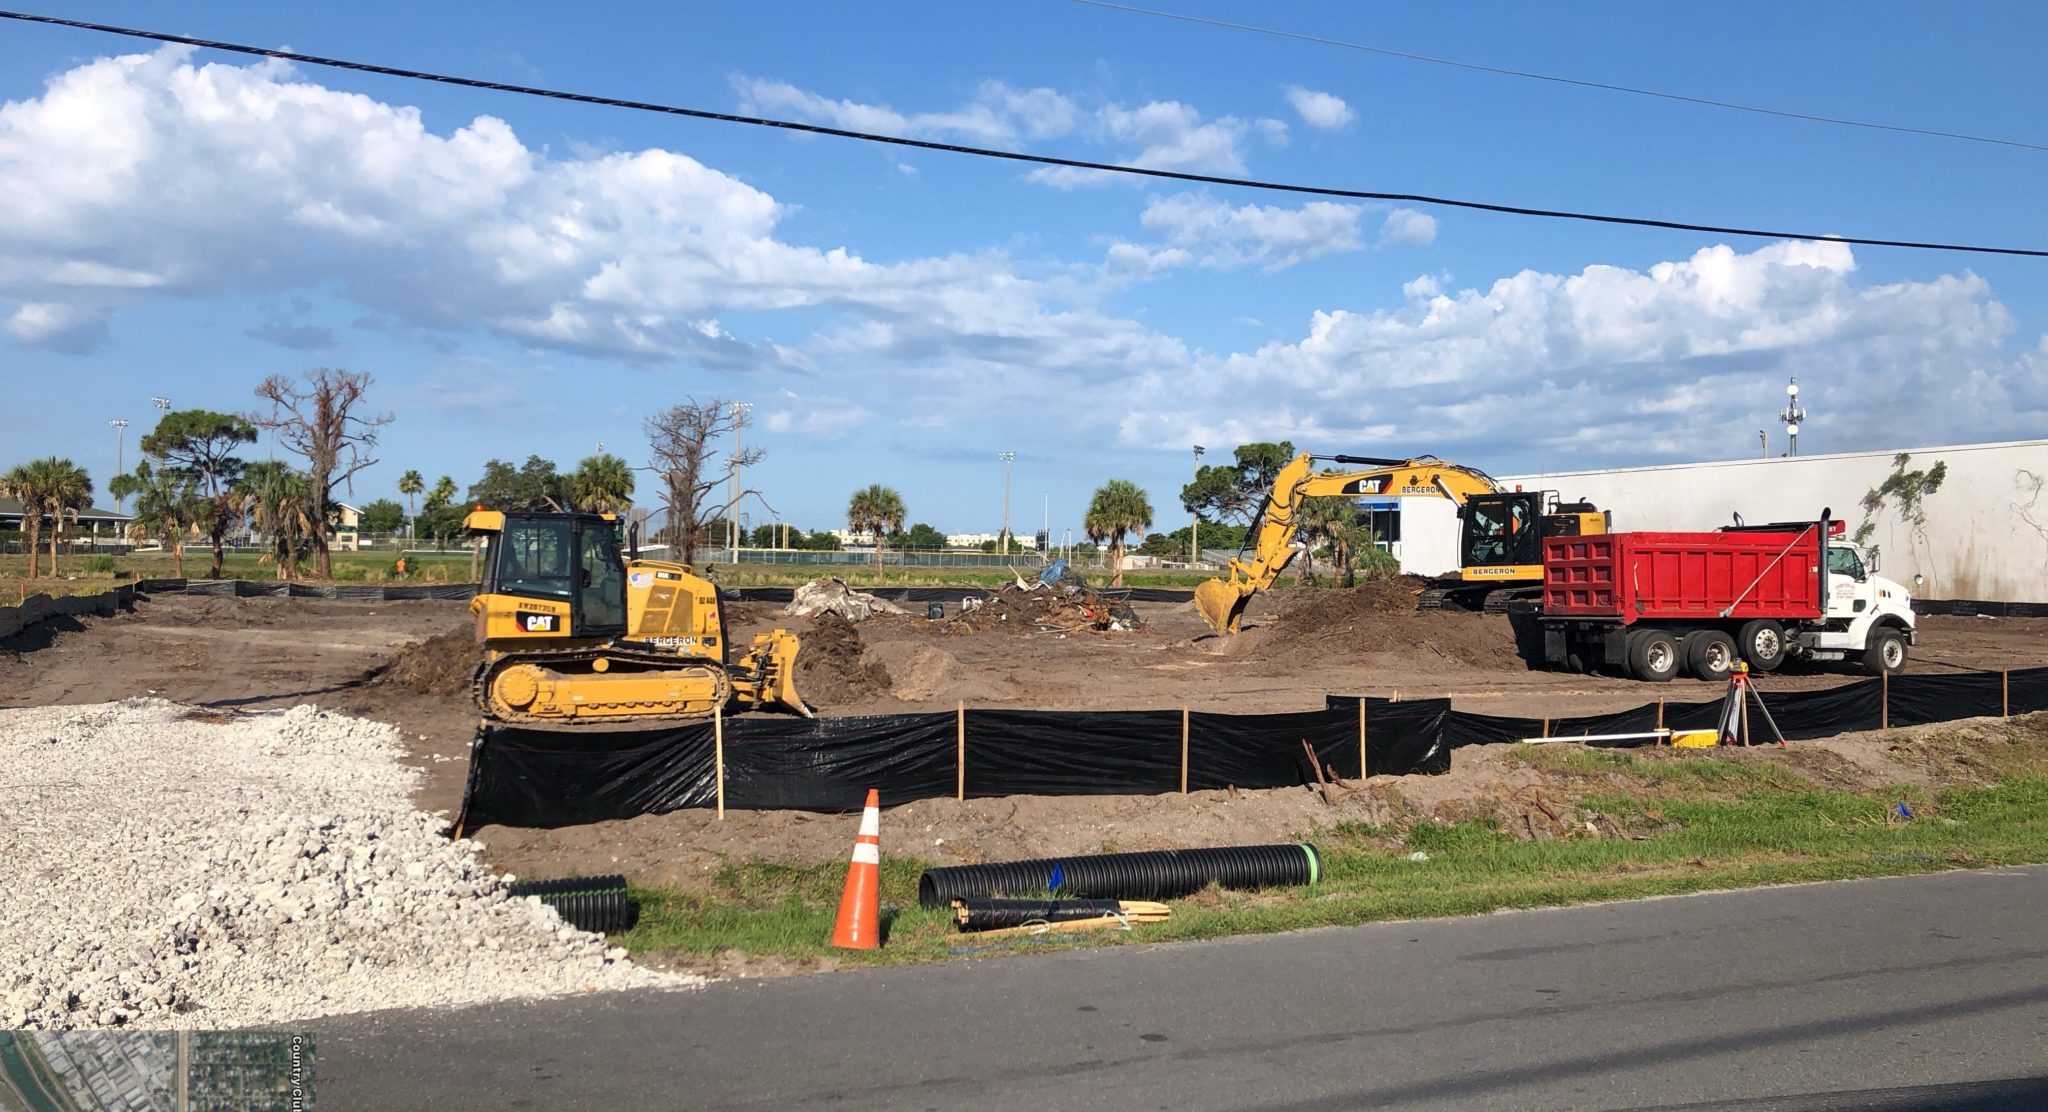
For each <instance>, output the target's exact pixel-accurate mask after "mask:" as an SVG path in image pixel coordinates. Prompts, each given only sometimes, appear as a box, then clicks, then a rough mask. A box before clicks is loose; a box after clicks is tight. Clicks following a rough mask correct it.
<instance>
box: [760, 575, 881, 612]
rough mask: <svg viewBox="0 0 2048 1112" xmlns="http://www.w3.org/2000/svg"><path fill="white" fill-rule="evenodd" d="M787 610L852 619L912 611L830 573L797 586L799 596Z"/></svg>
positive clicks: (785, 608) (785, 610)
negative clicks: (856, 588) (857, 588)
mask: <svg viewBox="0 0 2048 1112" xmlns="http://www.w3.org/2000/svg"><path fill="white" fill-rule="evenodd" d="M782 612H783V613H785V614H790V615H794V616H796V617H799V618H808V617H811V616H812V615H814V614H823V613H827V612H830V613H833V614H837V615H839V616H840V617H842V618H844V619H846V620H847V621H849V622H864V621H867V620H868V619H869V618H871V617H873V616H875V615H876V614H908V613H910V611H908V610H905V609H903V608H902V607H901V606H898V605H896V604H895V603H893V602H884V601H883V600H881V599H879V598H876V597H875V596H873V595H871V594H868V593H867V592H866V591H856V590H854V589H853V588H851V587H849V586H847V585H846V581H845V580H844V579H837V578H833V577H830V576H828V577H826V578H824V579H813V580H811V581H810V582H809V583H806V584H804V585H803V586H801V587H798V588H797V589H796V597H794V598H792V599H790V602H789V605H788V606H786V607H784V608H783V611H782Z"/></svg>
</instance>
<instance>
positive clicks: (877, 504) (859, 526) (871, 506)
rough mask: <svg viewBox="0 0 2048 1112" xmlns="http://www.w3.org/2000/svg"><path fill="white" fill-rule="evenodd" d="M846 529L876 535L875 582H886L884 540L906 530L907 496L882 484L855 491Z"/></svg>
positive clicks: (847, 513) (848, 510) (849, 505)
mask: <svg viewBox="0 0 2048 1112" xmlns="http://www.w3.org/2000/svg"><path fill="white" fill-rule="evenodd" d="M846 527H847V528H849V529H851V530H853V531H854V532H856V533H873V534H874V536H875V582H876V583H880V582H882V581H883V579H882V538H883V537H885V536H887V535H888V534H889V533H891V532H893V531H895V530H897V529H901V528H903V496H902V495H900V494H898V493H896V492H895V491H893V490H891V489H889V488H888V487H885V486H883V485H882V484H880V483H876V484H874V485H872V486H870V487H868V488H867V489H866V490H857V491H854V492H853V500H852V501H850V502H848V503H847V504H846Z"/></svg>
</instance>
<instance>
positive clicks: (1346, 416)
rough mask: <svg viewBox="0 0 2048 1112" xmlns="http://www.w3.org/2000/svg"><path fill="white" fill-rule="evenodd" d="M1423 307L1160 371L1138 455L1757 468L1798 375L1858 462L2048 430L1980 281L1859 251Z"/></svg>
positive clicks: (2001, 316) (1415, 297)
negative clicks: (1295, 446)
mask: <svg viewBox="0 0 2048 1112" xmlns="http://www.w3.org/2000/svg"><path fill="white" fill-rule="evenodd" d="M1403 293H1404V294H1405V295H1406V297H1407V298H1408V301H1407V303H1406V304H1405V305H1403V306H1401V307H1398V308H1393V309H1382V310H1375V311H1351V310H1345V309H1331V310H1324V311H1319V312H1316V313H1314V314H1313V315H1312V317H1311V318H1310V322H1309V327H1308V330H1307V333H1306V334H1305V335H1304V336H1303V337H1302V338H1301V339H1299V340H1298V341H1295V342H1291V343H1273V344H1268V345H1266V346H1264V347H1261V348H1259V349H1257V350H1256V351H1251V352H1245V353H1239V354H1231V355H1216V356H1203V357H1199V358H1198V359H1197V360H1196V365H1195V368H1194V369H1193V371H1192V372H1190V373H1183V374H1152V375H1145V376H1140V377H1139V378H1138V379H1137V380H1136V381H1135V382H1134V383H1133V384H1132V386H1131V389H1130V391H1129V394H1128V398H1129V399H1139V398H1171V399H1173V404H1172V405H1170V406H1160V405H1141V404H1136V402H1135V401H1134V400H1133V401H1131V402H1130V403H1129V416H1128V417H1126V418H1125V419H1124V421H1123V422H1122V427H1121V430H1120V438H1121V440H1122V441H1123V442H1124V443H1125V444H1127V445H1150V444H1163V443H1174V444H1178V443H1181V442H1183V441H1185V440H1187V438H1188V437H1189V436H1192V435H1195V434H1196V432H1197V431H1200V432H1202V433H1203V434H1205V435H1210V436H1212V437H1215V438H1217V439H1222V440H1224V442H1226V443H1227V442H1229V439H1228V438H1229V437H1230V436H1231V435H1238V436H1239V438H1240V439H1268V438H1271V437H1273V436H1279V435H1283V434H1288V435H1293V436H1294V437H1295V439H1296V441H1297V443H1300V442H1302V441H1303V440H1310V441H1313V442H1314V443H1316V444H1319V445H1324V446H1327V447H1328V448H1330V449H1332V450H1350V451H1359V452H1375V453H1381V454H1392V453H1395V452H1400V451H1434V452H1439V453H1442V454H1446V455H1450V454H1453V453H1457V454H1460V455H1465V456H1471V457H1474V458H1479V459H1484V460H1489V461H1494V462H1496V463H1498V464H1499V465H1500V466H1519V465H1530V464H1543V463H1551V464H1557V463H1560V462H1562V461H1566V460H1583V461H1589V462H1604V461H1613V462H1620V461H1629V460H1641V459H1642V458H1644V457H1645V456H1646V455H1647V456H1651V457H1659V456H1661V457H1664V458H1672V459H1697V458H1701V457H1702V456H1712V455H1714V454H1717V453H1721V452H1727V453H1729V454H1734V455H1739V454H1740V453H1741V452H1742V451H1743V450H1745V446H1746V445H1747V444H1748V443H1749V442H1750V440H1752V439H1753V438H1754V432H1753V430H1754V429H1755V428H1756V427H1757V422H1758V421H1759V420H1767V419H1768V413H1769V411H1771V410H1773V409H1774V407H1775V406H1776V404H1777V403H1778V401H1779V400H1781V399H1782V388H1783V383H1784V381H1785V376H1786V374H1787V373H1790V372H1793V371H1796V372H1797V373H1798V375H1799V379H1800V383H1801V385H1802V386H1805V387H1807V392H1806V395H1805V396H1806V397H1807V398H1808V399H1809V400H1808V406H1809V408H1810V409H1812V410H1813V411H1814V414H1815V416H1814V417H1813V418H1812V419H1811V420H1810V422H1809V425H1810V427H1811V428H1812V429H1813V431H1814V433H1815V434H1816V435H1825V436H1826V437H1828V438H1829V440H1830V442H1832V443H1835V444H1839V445H1842V446H1845V447H1848V446H1854V447H1867V446H1882V445H1890V444H1899V443H1904V442H1907V441H1928V440H1940V439H1948V438H1958V439H1971V440H1974V439H1984V438H1987V437H2000V436H2014V437H2017V436H2025V435H2038V430H2039V429H2040V428H2041V427H2043V424H2044V422H2048V347H2043V348H2040V349H2037V350H2034V351H2030V352H2028V353H2026V354H2023V355H2021V356H2020V357H2018V358H2017V359H2015V360H2011V361H2006V360H2003V359H2002V358H2001V357H2000V355H1999V352H2000V350H2001V347H2002V343H2003V341H2004V338H2005V337H2006V335H2007V333H2008V332H2009V331H2010V329H2011V318H2010V315H2009V314H2008V313H2007V312H2006V310H2005V308H2004V307H2003V306H2002V305H2000V304H1999V302H1998V301H1997V300H1996V299H1995V298H1994V297H1993V296H1992V294H1991V290H1990V287H1989V286H1988V285H1987V284H1986V283H1985V282H1984V281H1983V280H1982V279H1981V278H1978V277H1977V276H1975V275H1973V274H1969V273H1967V272H1965V273H1963V274H1960V275H1943V276H1940V277H1937V278H1934V279H1931V280H1928V281H1918V282H1897V283H1891V284H1885V285H1870V284H1865V283H1861V282H1858V281H1857V279H1856V270H1855V258H1854V256H1853V254H1852V253H1851V252H1850V249H1849V248H1848V247H1847V246H1846V245H1844V244H1840V243H1835V242H1827V241H1822V242H1781V243H1773V244H1769V245H1766V246H1763V247H1760V248H1757V249H1755V250H1753V251H1749V252H1746V253H1745V252H1738V251H1735V250H1733V249H1731V248H1728V247H1710V248H1706V249H1703V250H1701V251H1699V252H1697V253H1695V254H1694V255H1693V256H1691V257H1690V258H1687V259H1684V260H1678V261H1670V262H1663V263H1659V264H1657V265H1655V266H1652V267H1650V268H1649V269H1647V270H1643V271H1636V270H1628V269H1623V268H1620V267H1611V266H1598V265H1596V266H1589V267H1586V268H1585V269H1584V270H1582V271H1580V272H1578V273H1576V274H1546V273H1541V272H1536V271H1523V272H1521V273H1519V274H1514V275H1511V276H1508V277H1504V278H1501V279H1499V280H1498V281H1496V282H1494V283H1493V284H1492V285H1491V286H1489V287H1486V288H1483V289H1464V290H1460V291H1458V292H1457V293H1455V294H1451V293H1447V292H1442V290H1441V289H1440V286H1439V281H1438V280H1437V279H1434V278H1423V279H1416V280H1414V281H1411V282H1409V283H1408V284H1407V285H1406V286H1404V287H1403ZM1247 399H1256V401H1252V402H1249V403H1248V401H1247ZM1937 399H1938V400H1939V401H1940V403H1941V404H1940V405H1939V406H1930V402H1932V401H1934V400H1937ZM2030 430H2031V431H2030Z"/></svg>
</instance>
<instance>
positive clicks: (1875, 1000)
mask: <svg viewBox="0 0 2048 1112" xmlns="http://www.w3.org/2000/svg"><path fill="white" fill-rule="evenodd" d="M2044 909H2048V867H2041V868H2031V869H2006V870H1995V871H1988V872H1975V873H1945V874H1938V875H1932V876H1922V877H1910V878H1901V879H1894V880H1875V881H1861V882H1855V883H1845V884H1830V885H1809V886H1803V887H1795V888H1777V889H1763V890H1753V891H1747V892H1733V893H1723V894H1715V895H1706V896H1695V897H1689V898H1681V899H1663V900H1647V901H1640V902H1635V903H1625V904H1609V905H1605V906H1600V907H1588V908H1575V909H1565V910H1555V911H1536V912H1521V913H1513V914H1502V915H1492V916H1485V917H1482V918H1476V919H1458V920H1443V921H1431V922H1408V923H1386V924H1380V925H1376V926H1368V927H1356V928H1344V929H1334V930H1322V931H1310V932H1303V933H1298V934H1290V935H1278V936H1267V937H1258V938H1243V939H1234V940H1228V941H1222V942H1213V943H1193V944H1182V945H1172V946H1159V947H1145V948H1139V947H1123V948H1118V949H1114V950H1093V951H1085V952H1075V953H1066V954H1047V955H1039V956H1035V957H1030V958H1022V959H998V960H982V961H964V962H953V963H949V964H945V965H936V966H923V967H917V968H906V969H887V970H865V971H859V972H853V973H841V974H829V975H816V976H804V977H788V978H781V979H774V980H766V981H752V982H741V983H727V984H719V985H714V986H711V987H710V988H707V989H704V990H701V991H695V992H654V993H648V992H634V993H622V994H615V995H606V996H591V997H583V998H578V999H568V1000H555V1001H545V1002H539V1003H533V1004H520V1005H505V1006H498V1007H493V1008H488V1009H475V1010H466V1011H456V1012H447V1011H442V1012H419V1011H413V1012H381V1013H372V1014H369V1015H361V1016H351V1017H344V1018H338V1019H334V1020H330V1021H326V1022H323V1023H320V1024H317V1025H314V1030H315V1032H316V1037H317V1040H318V1041H317V1045H318V1049H319V1054H320V1059H321V1060H320V1063H319V1074H318V1076H319V1087H318V1089H317V1097H318V1103H319V1104H320V1106H321V1107H327V1108H350V1109H387V1108H391V1109H396V1108H434V1109H437V1110H443V1112H454V1110H458V1109H472V1108H473V1109H507V1108H535V1109H562V1110H580V1109H626V1108H636V1109H637V1108H649V1109H653V1108H688V1109H739V1108H782V1107H788V1106H805V1105H812V1104H819V1105H830V1106H832V1107H834V1108H907V1109H949V1110H951V1109H969V1108H975V1109H980V1108H987V1109H997V1108H1003V1109H1008V1108H1030V1109H1061V1110H1065V1109H1087V1108H1117V1109H1151V1108H1159V1109H1176V1110H1180V1109H1211V1108H1215V1109H1250V1108H1256V1109H1272V1110H1281V1109H1284V1110H1289V1112H1297V1110H1301V1112H1305V1110H1311V1109H1315V1110H1322V1109H1329V1110H1336V1109H1353V1108H1368V1107H1404V1108H1410V1107H1412V1108H1516V1109H1551V1108H1555V1109H1613V1108H1653V1107H1654V1108H1666V1107H1675V1106H1676V1107H1684V1106H1702V1107H1711V1108H1744V1109H1817V1108H1889V1109H1908V1108H1910V1109H1933V1108H1971V1109H1978V1110H1990V1109H2007V1108H2010V1109H2022V1108H2025V1109H2040V1108H2048V919H2044V916H2043V911H2044Z"/></svg>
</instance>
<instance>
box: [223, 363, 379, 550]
mask: <svg viewBox="0 0 2048 1112" xmlns="http://www.w3.org/2000/svg"><path fill="white" fill-rule="evenodd" d="M370 381H371V380H370V374H369V372H368V371H356V372H350V371H345V370H342V369H341V368H339V367H335V368H328V367H321V368H320V369H318V370H315V371H313V372H311V373H310V374H308V375H307V376H306V378H305V381H304V382H299V381H297V380H294V379H292V378H291V377H289V376H286V375H271V376H270V377H269V378H266V379H264V380H263V384H262V385H260V386H258V387H256V396H257V397H259V398H262V399H264V400H265V401H268V402H269V403H270V412H269V413H268V414H267V415H266V414H262V413H254V414H250V416H249V420H250V421H252V422H254V423H255V424H257V425H258V426H260V427H262V428H265V429H268V430H270V431H272V432H274V433H276V434H277V438H278V439H279V440H281V441H283V442H284V445H285V447H287V448H290V449H291V450H292V451H294V452H297V453H298V454H300V455H302V456H304V457H306V473H307V475H308V476H309V477H310V478H311V479H312V487H313V502H314V504H313V507H312V509H313V520H314V521H315V522H317V523H319V524H318V526H317V527H316V528H315V529H314V530H313V546H314V550H315V551H317V552H318V553H319V554H320V575H321V577H322V578H328V579H331V578H333V577H334V558H333V556H332V554H331V553H329V551H328V547H327V525H328V524H329V523H330V522H331V521H332V518H333V515H334V488H335V487H336V486H337V485H340V484H344V483H346V484H348V486H349V489H350V491H351V492H353V491H354V489H355V484H354V482H353V479H354V477H355V473H356V472H358V471H361V470H362V469H363V468H365V467H370V466H373V465H374V464H376V462H377V461H376V460H375V459H373V458H371V457H370V455H369V453H370V451H372V450H373V449H375V448H376V447H377V430H378V429H380V428H382V427H384V426H385V425H388V424H390V423H391V420H392V418H391V414H389V413H386V414H383V415H381V416H376V417H359V416H357V415H356V413H355V412H354V411H355V408H356V406H357V404H358V403H360V402H361V401H362V400H363V394H364V393H365V392H366V391H368V390H369V388H370Z"/></svg>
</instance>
